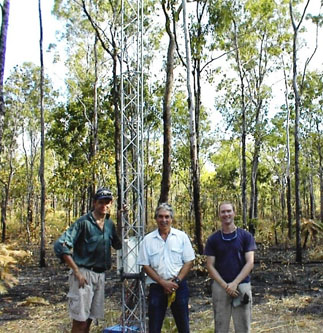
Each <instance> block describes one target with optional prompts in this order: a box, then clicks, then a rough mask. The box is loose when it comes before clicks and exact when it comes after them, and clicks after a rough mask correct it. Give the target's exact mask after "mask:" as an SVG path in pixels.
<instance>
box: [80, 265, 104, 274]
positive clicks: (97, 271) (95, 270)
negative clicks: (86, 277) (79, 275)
mask: <svg viewBox="0 0 323 333" xmlns="http://www.w3.org/2000/svg"><path fill="white" fill-rule="evenodd" d="M80 267H83V268H86V269H88V270H89V271H92V272H94V273H103V272H105V269H104V268H98V267H87V266H80Z"/></svg>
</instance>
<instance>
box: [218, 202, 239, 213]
mask: <svg viewBox="0 0 323 333" xmlns="http://www.w3.org/2000/svg"><path fill="white" fill-rule="evenodd" d="M223 205H231V206H232V210H233V211H234V212H235V211H236V209H235V207H234V204H233V203H232V202H231V201H222V202H221V203H220V204H219V213H220V209H221V206H223Z"/></svg>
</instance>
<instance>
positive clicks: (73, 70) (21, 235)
mask: <svg viewBox="0 0 323 333" xmlns="http://www.w3.org/2000/svg"><path fill="white" fill-rule="evenodd" d="M119 2H120V1H95V0H92V1H85V0H84V1H82V0H75V1H64V0H55V1H54V2H53V8H52V14H53V15H55V16H56V17H57V19H58V20H59V21H60V22H61V29H60V30H59V31H57V40H56V41H54V40H53V41H52V43H50V44H48V45H46V53H45V55H44V54H42V52H41V51H42V50H40V61H39V63H36V62H35V63H31V62H26V63H23V64H20V65H17V66H15V67H14V68H12V69H11V70H10V72H9V73H8V74H7V77H6V80H5V82H4V83H3V84H2V85H1V92H2V101H3V102H1V122H0V124H1V131H0V132H1V150H0V153H1V156H0V159H1V160H0V163H1V170H0V186H1V192H0V200H1V240H2V243H11V242H13V241H14V240H19V243H20V244H21V243H24V242H26V243H36V244H38V243H39V244H40V255H39V256H40V258H39V263H40V265H41V266H46V251H45V250H46V249H47V246H48V245H50V244H51V242H52V240H53V239H56V237H57V236H58V235H59V234H60V233H61V232H62V231H63V230H64V229H65V228H67V227H68V226H69V225H70V224H71V223H72V222H73V221H74V219H75V218H77V217H78V216H80V215H81V214H83V213H85V212H86V211H87V210H89V209H90V208H91V204H92V202H91V198H92V194H93V193H94V191H95V190H96V189H97V188H98V187H100V186H103V185H104V186H108V187H110V188H111V189H113V191H114V192H115V196H116V207H115V210H114V213H113V217H114V220H116V221H117V223H118V225H119V226H120V223H121V221H120V217H119V216H118V214H117V211H118V210H120V208H121V205H122V203H121V202H120V200H119V197H120V196H118V194H119V191H120V183H119V182H120V181H119V179H120V177H119V176H118V175H119V174H120V161H119V157H120V151H119V148H120V138H119V136H118V135H117V134H118V133H119V131H120V122H119V111H120V105H119V104H120V103H119V100H120V91H119V83H120V82H119V73H118V66H119V63H118V62H119V52H120V49H119V34H120V3H119ZM313 2H314V3H315V4H316V5H317V6H311V7H309V4H310V3H313ZM7 3H9V1H8V0H7V1H6V0H4V1H2V2H1V4H2V9H3V10H2V28H1V35H3V33H4V32H5V29H4V25H5V23H6V20H5V18H6V16H5V14H6V11H5V10H4V9H5V8H6V4H7ZM39 3H40V2H39ZM321 6H322V2H321V1H313V0H312V1H304V2H302V1H283V0H282V1H273V0H256V1H244V0H243V1H227V0H223V1H199V0H198V1H191V2H189V3H188V10H189V34H190V43H191V45H190V46H191V59H192V61H191V68H192V75H193V80H194V81H193V82H194V85H193V88H194V101H195V103H194V105H195V108H194V119H195V127H194V128H191V126H190V122H189V119H190V113H189V107H188V96H187V87H186V67H187V63H186V62H185V45H184V44H185V43H184V38H183V28H182V16H181V14H182V10H183V8H182V2H181V1H175V0H169V1H166V0H161V1H144V22H143V27H144V41H145V50H146V51H145V52H144V77H145V88H144V137H145V147H144V158H145V202H146V206H145V207H146V214H145V216H146V221H145V223H146V231H147V232H148V231H149V230H151V229H152V228H153V227H154V221H153V211H154V208H155V207H156V205H157V203H158V202H159V201H168V202H169V203H171V204H172V205H173V207H174V209H175V217H176V218H175V222H174V225H175V226H176V227H178V228H180V229H182V230H185V231H186V232H187V233H188V234H189V235H190V237H191V239H192V241H193V243H194V246H195V249H196V251H197V253H199V254H201V253H202V251H203V244H204V242H205V240H206V237H207V236H209V235H210V233H211V232H212V231H213V230H214V229H215V228H218V227H219V225H218V222H217V207H218V204H219V202H221V201H223V200H231V201H232V202H233V203H234V204H235V205H236V209H237V217H236V222H237V224H238V225H239V226H240V227H244V228H247V229H249V230H251V231H252V232H253V233H254V234H255V237H256V240H257V242H258V243H262V244H266V245H269V246H271V245H278V244H284V246H287V247H292V248H294V249H295V260H296V261H297V262H302V258H303V252H302V251H304V249H307V248H309V255H310V257H311V258H312V259H315V260H321V259H322V257H323V254H322V223H323V151H322V149H323V147H322V144H323V136H322V135H323V127H322V116H323V114H322V96H323V94H322V93H323V91H322V90H323V84H322V57H321V55H322V52H319V51H318V50H319V47H320V42H321V39H322V38H320V33H321V25H322V16H321ZM310 9H311V10H310ZM40 13H41V11H40ZM35 19H36V13H35ZM9 22H10V12H9ZM40 22H41V20H40ZM18 23H19V22H10V24H12V25H14V24H18ZM41 23H42V24H43V25H44V26H46V21H44V22H41ZM306 29H309V30H310V31H311V38H308V35H306ZM40 31H42V26H41V29H40ZM44 31H46V30H44ZM305 36H306V37H307V38H306V39H304V37H305ZM1 40H2V41H3V39H1ZM308 42H310V44H309V46H307V43H308ZM60 43H61V45H63V47H64V52H63V51H62V47H61V46H60ZM40 45H41V44H40ZM30 47H34V48H37V47H39V45H32V46H31V45H30ZM321 47H322V46H321ZM3 48H4V49H3ZM1 50H2V53H1V54H2V57H3V54H4V53H5V44H3V43H1ZM3 51H4V53H3ZM42 56H44V58H45V60H46V59H47V60H48V59H52V60H53V61H54V63H59V62H63V63H64V68H65V85H64V87H59V88H54V86H55V83H54V81H55V78H54V77H51V76H50V75H48V74H47V71H46V67H44V66H43V61H42V60H43V59H42ZM313 64H314V65H313ZM47 66H48V65H47ZM48 72H49V71H48ZM2 79H3V71H2ZM192 133H193V134H194V135H195V137H196V143H197V147H196V148H197V149H196V152H197V160H196V162H197V163H196V164H193V163H192V155H191V154H192V144H191V141H190V137H191V135H192ZM118 189H119V190H118ZM18 248H19V245H18ZM50 251H51V249H50ZM6 264H7V262H6V261H5V260H4V259H2V261H1V265H2V266H1V267H2V272H4V271H5V269H4V268H3V267H4V266H5V265H6ZM8 265H9V264H8ZM1 282H2V283H3V284H2V286H3V288H5V287H6V286H7V285H10V284H11V282H12V280H10V279H9V277H8V275H3V274H2V277H1Z"/></svg>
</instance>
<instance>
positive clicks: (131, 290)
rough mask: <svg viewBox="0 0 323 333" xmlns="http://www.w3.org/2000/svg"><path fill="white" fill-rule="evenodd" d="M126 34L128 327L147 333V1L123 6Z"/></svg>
mask: <svg viewBox="0 0 323 333" xmlns="http://www.w3.org/2000/svg"><path fill="white" fill-rule="evenodd" d="M121 5H122V22H121V26H122V31H121V65H120V73H121V150H122V156H121V201H122V203H123V204H126V205H128V208H129V210H127V211H122V213H121V216H122V239H123V247H122V251H121V270H120V271H121V278H122V280H123V285H122V326H123V331H124V332H126V329H127V328H128V327H136V328H138V329H139V331H140V332H146V320H145V318H146V315H145V312H146V305H145V288H144V276H143V274H142V273H141V272H140V267H139V266H138V265H137V263H136V260H137V255H138V249H139V243H140V242H141V240H142V239H143V237H144V229H145V225H144V224H145V216H144V214H145V209H144V155H143V147H144V145H143V141H144V135H143V133H144V132H143V104H144V101H143V0H122V3H121Z"/></svg>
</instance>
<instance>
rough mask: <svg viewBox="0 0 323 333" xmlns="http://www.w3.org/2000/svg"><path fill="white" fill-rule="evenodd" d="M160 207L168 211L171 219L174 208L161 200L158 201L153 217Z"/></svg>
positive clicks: (156, 214)
mask: <svg viewBox="0 0 323 333" xmlns="http://www.w3.org/2000/svg"><path fill="white" fill-rule="evenodd" d="M161 209H165V210H167V211H168V212H169V214H170V217H171V218H172V219H173V218H174V210H173V208H172V206H171V205H169V204H168V203H167V202H162V203H160V204H159V205H158V206H157V208H156V209H155V219H156V218H157V216H158V213H159V211H160V210H161Z"/></svg>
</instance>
